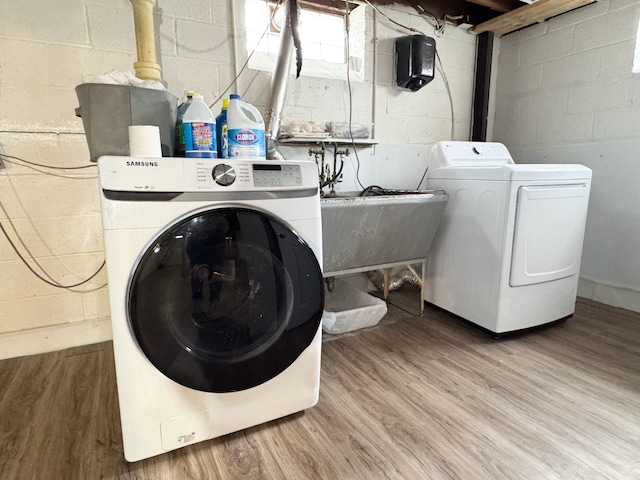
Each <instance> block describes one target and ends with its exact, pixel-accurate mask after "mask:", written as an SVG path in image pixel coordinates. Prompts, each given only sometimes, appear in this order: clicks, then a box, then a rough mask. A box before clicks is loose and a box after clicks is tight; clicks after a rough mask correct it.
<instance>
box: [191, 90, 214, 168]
mask: <svg viewBox="0 0 640 480" xmlns="http://www.w3.org/2000/svg"><path fill="white" fill-rule="evenodd" d="M182 128H183V130H184V153H185V157H194V158H217V157H218V153H217V148H218V147H217V142H216V118H215V117H214V116H213V113H212V112H211V110H210V109H209V107H208V106H207V104H206V103H204V99H203V98H202V95H194V96H193V98H192V100H191V105H189V108H187V111H186V112H184V117H182Z"/></svg>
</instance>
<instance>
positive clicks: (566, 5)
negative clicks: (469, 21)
mask: <svg viewBox="0 0 640 480" xmlns="http://www.w3.org/2000/svg"><path fill="white" fill-rule="evenodd" d="M594 2H595V0H539V1H538V2H536V3H532V4H531V5H525V6H523V7H520V8H517V9H515V10H512V11H510V12H507V13H504V14H502V15H500V16H499V17H496V18H494V19H492V20H488V21H486V22H484V23H481V24H479V25H476V26H475V27H473V28H471V31H472V32H475V33H482V32H493V33H494V34H495V35H497V36H498V37H501V36H502V35H504V34H506V33H509V32H513V31H514V30H518V29H519V28H523V27H528V26H529V25H533V24H534V23H537V22H541V21H544V20H546V19H548V18H551V17H554V16H556V15H560V14H561V13H566V12H568V11H569V10H574V9H576V8H578V7H582V6H584V5H588V4H590V3H594Z"/></svg>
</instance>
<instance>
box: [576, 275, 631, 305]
mask: <svg viewBox="0 0 640 480" xmlns="http://www.w3.org/2000/svg"><path fill="white" fill-rule="evenodd" d="M578 296H579V297H585V298H589V299H591V300H594V301H596V302H600V303H604V304H606V305H611V306H613V307H620V308H624V309H627V310H631V311H634V312H640V291H638V290H634V289H632V288H627V287H621V286H619V285H608V284H604V283H598V282H596V281H594V280H591V279H588V278H583V277H580V280H579V281H578Z"/></svg>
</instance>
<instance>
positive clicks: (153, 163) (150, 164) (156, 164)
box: [127, 161, 158, 167]
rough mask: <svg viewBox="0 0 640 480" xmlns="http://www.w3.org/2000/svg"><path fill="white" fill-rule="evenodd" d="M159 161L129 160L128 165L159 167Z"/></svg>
mask: <svg viewBox="0 0 640 480" xmlns="http://www.w3.org/2000/svg"><path fill="white" fill-rule="evenodd" d="M157 166H158V162H129V161H128V162H127V167H157Z"/></svg>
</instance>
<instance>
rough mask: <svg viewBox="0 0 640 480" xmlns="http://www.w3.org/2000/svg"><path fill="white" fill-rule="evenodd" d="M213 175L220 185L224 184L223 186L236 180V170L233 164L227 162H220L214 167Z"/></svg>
mask: <svg viewBox="0 0 640 480" xmlns="http://www.w3.org/2000/svg"><path fill="white" fill-rule="evenodd" d="M211 176H212V177H213V179H214V180H215V181H216V183H217V184H218V185H222V186H223V187H227V186H229V185H231V184H232V183H233V182H235V181H236V171H235V170H234V169H233V167H232V166H231V165H227V164H226V163H219V164H218V165H216V166H215V167H213V171H212V172H211Z"/></svg>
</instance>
